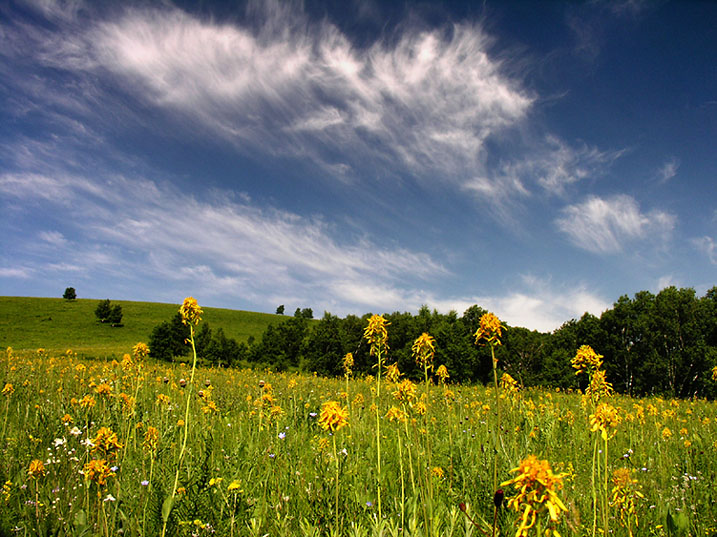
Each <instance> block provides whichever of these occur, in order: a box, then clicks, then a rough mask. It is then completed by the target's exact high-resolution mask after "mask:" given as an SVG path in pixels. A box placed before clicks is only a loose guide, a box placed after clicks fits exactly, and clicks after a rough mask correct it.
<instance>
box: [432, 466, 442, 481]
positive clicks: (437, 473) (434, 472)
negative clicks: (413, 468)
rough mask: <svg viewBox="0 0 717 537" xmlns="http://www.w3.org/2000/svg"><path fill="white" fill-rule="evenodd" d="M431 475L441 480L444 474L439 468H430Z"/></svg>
mask: <svg viewBox="0 0 717 537" xmlns="http://www.w3.org/2000/svg"><path fill="white" fill-rule="evenodd" d="M431 475H432V476H433V477H436V478H438V479H443V476H444V475H445V474H444V472H443V468H441V467H440V466H434V467H433V468H431Z"/></svg>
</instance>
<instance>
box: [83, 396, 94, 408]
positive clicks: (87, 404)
mask: <svg viewBox="0 0 717 537" xmlns="http://www.w3.org/2000/svg"><path fill="white" fill-rule="evenodd" d="M95 404H96V401H95V398H94V397H92V396H91V395H85V396H84V397H83V398H82V399H80V406H81V407H82V408H92V407H93V406H95Z"/></svg>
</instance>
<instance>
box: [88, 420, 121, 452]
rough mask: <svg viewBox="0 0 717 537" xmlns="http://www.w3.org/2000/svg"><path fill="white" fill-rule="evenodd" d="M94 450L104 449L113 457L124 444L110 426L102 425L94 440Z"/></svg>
mask: <svg viewBox="0 0 717 537" xmlns="http://www.w3.org/2000/svg"><path fill="white" fill-rule="evenodd" d="M92 445H93V446H94V448H92V452H93V453H95V452H97V451H102V452H103V453H104V454H105V455H107V456H108V457H110V458H111V457H113V456H114V452H115V451H117V450H119V449H122V447H123V446H122V444H120V443H119V439H118V438H117V433H115V432H112V429H110V428H109V427H100V428H99V430H98V431H97V436H95V438H94V439H93V440H92Z"/></svg>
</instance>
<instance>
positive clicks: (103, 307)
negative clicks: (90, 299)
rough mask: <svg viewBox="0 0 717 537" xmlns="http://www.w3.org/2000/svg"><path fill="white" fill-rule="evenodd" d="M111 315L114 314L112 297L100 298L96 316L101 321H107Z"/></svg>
mask: <svg viewBox="0 0 717 537" xmlns="http://www.w3.org/2000/svg"><path fill="white" fill-rule="evenodd" d="M110 315H112V303H111V302H110V299H109V298H107V299H105V300H100V302H99V304H97V307H96V308H95V317H97V320H98V321H99V322H101V323H106V322H107V321H108V319H109V317H110Z"/></svg>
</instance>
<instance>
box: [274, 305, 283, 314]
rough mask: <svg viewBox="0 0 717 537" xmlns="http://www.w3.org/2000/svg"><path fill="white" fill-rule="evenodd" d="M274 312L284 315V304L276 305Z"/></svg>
mask: <svg viewBox="0 0 717 537" xmlns="http://www.w3.org/2000/svg"><path fill="white" fill-rule="evenodd" d="M276 314H277V315H284V304H282V305H281V306H278V307H277V308H276Z"/></svg>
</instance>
